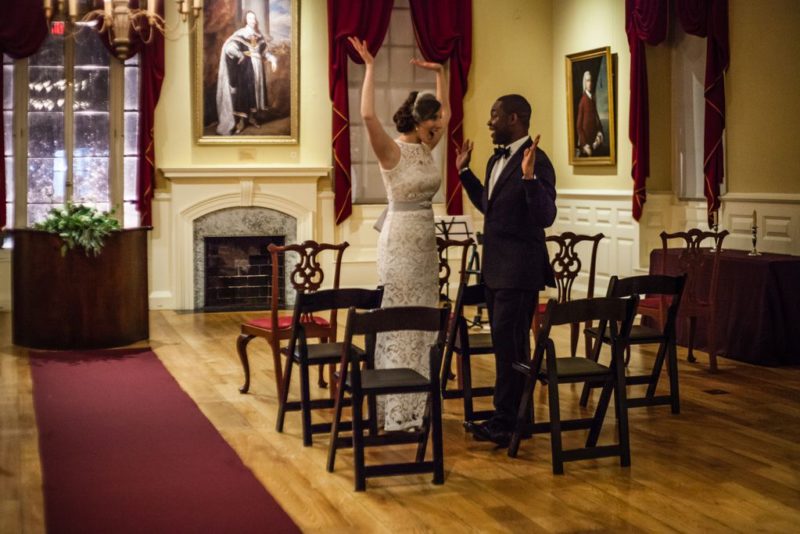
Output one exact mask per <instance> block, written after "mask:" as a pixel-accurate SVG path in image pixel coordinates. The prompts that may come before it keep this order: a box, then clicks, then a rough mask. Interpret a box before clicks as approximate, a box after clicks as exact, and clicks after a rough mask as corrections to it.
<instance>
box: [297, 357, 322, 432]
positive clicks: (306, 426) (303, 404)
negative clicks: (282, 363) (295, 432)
mask: <svg viewBox="0 0 800 534" xmlns="http://www.w3.org/2000/svg"><path fill="white" fill-rule="evenodd" d="M318 367H319V368H320V369H322V366H321V365H320V366H318ZM310 374H311V373H310V370H309V368H308V364H302V363H301V364H300V413H301V414H302V419H303V446H304V447H310V446H311V391H310V389H311V380H310V377H309V375H310Z"/></svg>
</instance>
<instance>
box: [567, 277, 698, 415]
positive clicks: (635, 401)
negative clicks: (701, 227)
mask: <svg viewBox="0 0 800 534" xmlns="http://www.w3.org/2000/svg"><path fill="white" fill-rule="evenodd" d="M685 283H686V275H680V276H664V275H655V274H650V275H643V276H631V277H628V278H617V277H616V276H612V277H611V280H610V282H609V284H608V291H607V292H606V296H607V297H612V298H627V297H632V296H634V295H636V296H637V297H639V296H641V295H655V296H657V297H658V298H664V299H668V301H669V307H668V308H667V313H666V320H665V322H664V325H663V326H662V327H660V328H653V327H650V326H645V325H642V324H639V325H633V326H632V327H631V332H630V335H629V336H628V344H627V346H626V347H625V349H626V350H627V351H628V354H630V348H631V345H648V344H658V353H657V354H656V359H655V362H654V364H653V369H652V371H651V372H650V373H649V374H646V375H637V376H627V377H626V378H625V383H626V384H627V385H629V386H631V385H647V392H646V393H645V396H644V397H628V407H630V408H633V407H637V406H658V405H662V404H669V405H670V406H671V407H672V413H674V414H678V413H680V394H679V391H678V357H677V350H676V341H675V322H676V320H677V317H678V309H679V307H680V305H681V296H682V295H683V288H684V286H685ZM641 303H642V301H641V300H640V301H639V305H640V306H641ZM637 312H638V308H637ZM586 334H587V335H589V336H590V337H592V339H594V340H595V343H597V339H599V336H600V332H599V330H598V329H597V328H590V329H588V330H587V331H586ZM600 343H605V344H607V345H611V337H610V336H608V335H605V336H603V337H602V339H600ZM599 354H600V351H599V350H593V351H592V357H593V358H594V357H596V356H599ZM665 359H666V361H667V372H668V375H669V395H660V396H656V387H657V386H658V379H659V377H660V376H661V368H662V367H663V365H664V360H665ZM626 361H627V358H626ZM594 387H597V384H593V383H591V382H587V383H585V384H584V386H583V392H582V393H581V400H580V405H581V406H586V404H587V403H588V401H589V395H590V393H591V389H592V388H594Z"/></svg>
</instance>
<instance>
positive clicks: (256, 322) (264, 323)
mask: <svg viewBox="0 0 800 534" xmlns="http://www.w3.org/2000/svg"><path fill="white" fill-rule="evenodd" d="M302 322H304V323H313V324H315V325H317V326H321V327H323V328H328V327H330V325H331V323H330V321H328V320H327V319H325V318H323V317H317V316H311V317H309V318H308V319H304V320H303V321H302ZM245 324H247V325H248V326H254V327H256V328H263V329H264V330H272V319H271V318H269V317H260V318H258V319H253V320H252V321H248V322H247V323H245ZM291 327H292V318H291V316H288V315H284V316H281V317H278V330H288V329H290V328H291Z"/></svg>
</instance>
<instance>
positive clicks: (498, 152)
mask: <svg viewBox="0 0 800 534" xmlns="http://www.w3.org/2000/svg"><path fill="white" fill-rule="evenodd" d="M510 155H511V149H510V148H508V147H507V146H498V147H495V149H494V157H495V158H507V157H508V156H510Z"/></svg>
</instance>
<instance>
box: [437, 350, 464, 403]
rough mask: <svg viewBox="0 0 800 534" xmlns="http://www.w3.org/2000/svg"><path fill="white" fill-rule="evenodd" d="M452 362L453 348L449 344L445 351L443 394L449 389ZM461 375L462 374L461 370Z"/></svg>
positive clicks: (442, 380) (442, 375)
mask: <svg viewBox="0 0 800 534" xmlns="http://www.w3.org/2000/svg"><path fill="white" fill-rule="evenodd" d="M452 362H453V348H452V347H450V346H448V347H447V350H446V351H445V353H444V358H443V361H442V373H441V377H442V378H441V384H442V393H443V394H444V393H445V392H446V391H447V383H448V382H449V381H450V366H451V365H452ZM459 375H461V373H460V372H459Z"/></svg>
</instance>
